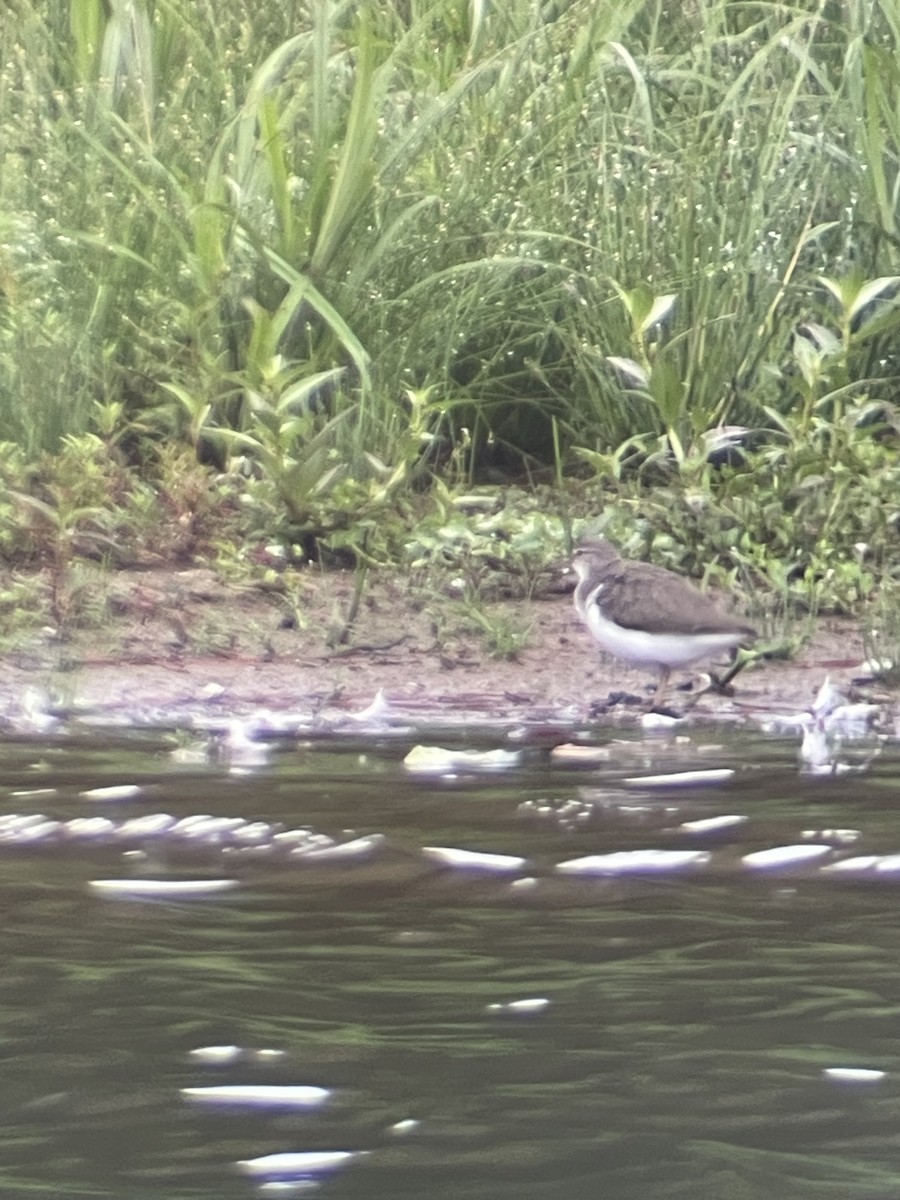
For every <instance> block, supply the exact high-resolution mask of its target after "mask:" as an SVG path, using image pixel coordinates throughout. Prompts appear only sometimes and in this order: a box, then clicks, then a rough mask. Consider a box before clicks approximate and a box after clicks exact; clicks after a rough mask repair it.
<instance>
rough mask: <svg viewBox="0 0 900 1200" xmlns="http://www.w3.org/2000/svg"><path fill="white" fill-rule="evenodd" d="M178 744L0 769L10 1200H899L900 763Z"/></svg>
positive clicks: (628, 747)
mask: <svg viewBox="0 0 900 1200" xmlns="http://www.w3.org/2000/svg"><path fill="white" fill-rule="evenodd" d="M517 738H519V739H520V740H519V741H517V740H516V739H517ZM188 740H189V739H187V738H185V737H178V736H175V735H174V734H173V733H172V731H166V730H162V729H153V730H147V729H144V730H134V731H127V730H126V731H123V730H109V729H106V730H104V729H87V728H84V729H81V730H76V731H74V732H73V731H71V730H67V731H63V732H61V733H58V734H55V735H53V736H49V737H47V736H44V737H38V738H36V737H28V738H20V739H15V738H9V739H7V740H6V741H5V742H3V743H2V744H0V788H2V809H0V905H2V914H3V920H2V935H0V937H2V971H0V1059H2V1064H0V1071H2V1073H0V1079H2V1085H0V1096H2V1109H3V1120H2V1123H0V1196H2V1197H4V1198H10V1197H12V1198H18V1197H23V1198H25V1197H42V1196H48V1197H49V1196H60V1197H67V1198H68V1200H80V1198H82V1197H84V1198H87V1197H110V1198H115V1200H145V1198H146V1200H188V1198H193V1197H203V1198H209V1200H231V1198H235V1200H238V1198H243V1197H247V1198H253V1197H266V1196H299V1195H304V1196H306V1195H309V1194H315V1195H317V1196H322V1197H323V1198H324V1197H336V1198H337V1197H365V1198H366V1200H387V1198H390V1200H395V1198H399V1197H410V1198H413V1197H416V1198H418V1197H421V1196H426V1195H427V1196H429V1197H430V1198H441V1200H443V1198H447V1200H450V1198H451V1197H452V1198H453V1200H475V1198H484V1200H502V1198H506V1197H509V1198H516V1200H522V1198H529V1200H530V1198H534V1200H538V1198H541V1200H543V1198H545V1197H566V1198H581V1197H584V1198H586V1200H587V1198H588V1197H590V1198H591V1200H593V1198H594V1197H597V1196H603V1197H604V1198H608V1200H647V1198H649V1197H653V1198H654V1200H674V1198H675V1197H691V1198H692V1200H695V1198H698V1197H701V1198H709V1200H718V1198H720V1197H721V1198H727V1200H745V1198H746V1200H757V1198H758V1200H763V1198H766V1200H769V1198H770V1197H773V1196H774V1197H779V1200H793V1198H797V1200H821V1198H823V1197H831V1196H834V1197H840V1198H841V1200H847V1198H848V1197H852V1198H854V1200H861V1198H863V1197H878V1198H880V1200H882V1198H883V1200H887V1198H888V1197H896V1196H897V1195H898V1194H900V918H898V900H900V895H898V893H900V862H897V861H894V860H892V859H891V858H890V857H889V856H890V855H892V854H895V853H896V854H900V817H898V811H897V810H898V805H900V789H898V781H900V752H898V749H897V747H896V745H895V744H893V743H892V742H890V741H885V742H881V743H875V742H866V743H861V744H859V745H854V746H853V747H851V753H850V755H849V758H848V762H849V764H850V765H851V766H853V767H856V768H862V769H860V770H853V771H849V772H847V773H845V774H823V775H807V774H803V773H802V772H801V771H800V770H799V769H798V761H797V738H796V737H795V736H793V735H784V736H781V735H763V734H754V735H750V734H735V733H734V732H721V731H716V730H706V731H695V732H693V733H692V734H691V735H690V737H689V738H687V739H685V740H683V741H679V742H677V743H676V742H667V741H665V740H660V739H658V738H646V737H642V736H641V734H640V733H638V732H633V733H627V732H626V733H623V732H622V731H620V730H611V729H610V730H604V729H599V730H594V731H592V733H591V734H590V736H589V738H588V740H589V741H590V742H591V743H592V744H594V745H595V746H597V747H599V748H600V754H601V755H602V756H603V757H600V758H599V759H597V760H596V761H587V760H581V759H574V760H573V759H570V758H567V757H566V756H565V755H563V756H562V757H553V756H551V755H550V754H549V753H548V752H547V750H546V748H542V742H541V739H540V737H537V738H535V739H532V740H530V741H529V738H528V737H527V736H526V737H525V739H524V743H525V744H524V745H523V742H522V740H521V733H520V732H519V733H516V732H513V734H512V737H510V736H509V731H508V730H505V729H497V730H493V729H490V728H485V727H481V728H479V729H472V728H459V729H455V730H454V729H444V730H425V731H423V730H421V729H419V730H414V731H410V732H409V733H403V732H400V733H397V732H388V733H385V734H383V735H382V734H379V733H377V732H374V733H370V734H366V733H364V732H362V733H359V734H357V733H353V734H341V735H340V736H333V735H329V736H328V737H325V738H316V737H311V738H309V739H306V740H304V741H302V742H298V741H297V740H296V739H293V738H287V737H281V738H279V739H277V741H275V742H274V743H273V744H272V746H271V750H270V753H269V754H268V755H265V756H263V755H260V758H261V761H259V762H246V761H242V759H244V758H245V757H253V756H252V755H250V756H245V755H242V754H237V755H235V756H234V758H235V759H236V760H237V761H234V760H229V759H228V758H221V757H215V756H213V757H212V758H210V756H209V755H208V754H207V753H205V752H204V751H203V750H202V748H201V750H200V751H199V752H197V753H195V752H194V750H192V748H191V747H187V748H186V747H185V745H184V744H183V743H184V742H185V741H188ZM552 740H553V739H552V738H550V739H549V740H548V743H547V744H549V742H552ZM557 740H558V739H557ZM417 742H418V743H420V744H423V743H424V744H427V745H430V746H443V747H447V748H449V749H451V750H452V749H456V750H468V749H473V748H474V749H480V750H487V751H490V750H493V749H497V748H500V749H504V750H505V751H507V752H510V751H512V752H514V753H515V754H516V757H515V758H510V759H509V760H508V761H501V762H499V763H498V762H496V761H494V760H492V759H484V760H478V759H475V760H472V761H466V760H465V759H461V760H458V761H453V760H448V762H446V763H444V764H443V766H441V765H440V764H438V765H437V766H435V765H434V764H432V765H431V766H430V767H426V768H425V769H423V770H422V771H421V772H417V771H413V770H411V769H410V765H407V764H405V763H404V759H405V758H406V756H407V754H408V753H409V751H410V750H411V748H412V746H413V744H414V743H417ZM194 759H196V761H194ZM686 770H702V771H703V772H711V771H715V772H718V774H713V775H709V774H703V775H700V776H697V777H695V778H694V777H688V779H687V781H686V782H685V781H684V780H682V786H678V787H676V786H671V782H672V781H665V780H663V781H661V782H660V781H656V782H654V781H653V780H651V781H650V782H649V783H648V784H646V785H645V784H643V783H641V782H640V780H641V779H643V778H644V777H646V776H647V775H653V774H659V773H664V772H678V771H686ZM728 771H731V772H733V773H732V774H730V775H729V774H727V772H728ZM692 778H693V781H692ZM636 781H637V782H636ZM117 786H121V787H124V788H128V789H130V791H128V792H122V793H115V792H113V793H110V792H104V791H101V792H100V793H99V794H97V793H96V792H95V793H94V795H87V796H86V795H84V793H85V792H88V793H91V792H93V791H94V789H97V788H100V789H104V788H110V787H117ZM13 813H15V814H18V815H19V816H20V817H21V818H22V820H21V821H19V822H18V823H17V822H16V821H14V820H12V819H11V818H10V814H13ZM38 814H40V815H42V816H43V817H44V818H46V820H45V821H44V822H40V821H38V819H37V817H38ZM203 815H208V816H209V817H211V818H231V821H230V823H229V822H228V821H219V822H218V823H216V822H215V821H208V822H206V823H204V822H202V821H195V822H194V823H193V825H192V823H191V822H188V823H187V824H185V823H184V818H187V817H192V816H193V817H198V818H199V817H200V816H203ZM141 817H144V818H148V820H147V822H145V824H144V825H139V824H135V823H134V822H135V821H136V819H137V818H141ZM726 817H727V818H732V819H731V820H724V819H723V818H726ZM85 818H87V819H90V820H92V821H93V822H94V825H92V826H86V825H84V824H83V819H85ZM98 818H99V820H98ZM737 818H741V819H737ZM3 821H5V824H4V823H3ZM73 821H74V822H75V824H74V825H73V824H72V822H73ZM79 821H81V822H82V824H79ZM178 821H181V822H182V823H181V825H177V824H176V822H178ZM697 822H700V824H697ZM129 823H130V824H129ZM299 827H302V828H300V832H299V833H293V834H292V833H291V832H290V831H292V830H297V829H298V828H299ZM29 829H30V830H32V831H33V832H32V834H31V835H27V833H23V831H27V830H29ZM279 833H280V834H281V835H282V837H281V839H280V840H278V839H277V836H276V835H278V834H279ZM285 835H287V836H285ZM317 835H327V837H328V838H329V839H332V841H331V842H330V843H329V842H328V841H327V840H326V839H325V838H324V837H323V838H322V839H321V841H320V842H315V841H314V839H315V837H316V836H317ZM370 835H379V836H378V837H377V838H373V839H372V840H370V841H366V840H363V841H358V842H357V841H355V839H357V838H362V839H366V838H368V837H369V836H370ZM347 842H350V843H351V845H350V847H349V849H348V850H347V851H346V856H345V857H341V856H340V855H338V856H337V857H334V858H329V856H328V855H327V854H326V855H325V856H324V857H319V858H317V857H316V855H315V854H312V855H311V854H310V853H309V851H310V850H311V849H315V848H316V846H320V847H322V848H328V847H329V846H331V848H332V849H333V848H334V846H338V847H340V846H342V845H344V844H346V843H347ZM354 846H355V849H354ZM428 847H430V848H432V849H431V850H430V851H426V850H425V848H428ZM779 847H781V848H784V847H794V848H795V849H794V850H783V851H782V853H781V855H776V856H774V858H773V859H771V860H768V859H765V858H763V859H757V860H754V859H753V858H752V857H751V858H750V859H747V856H748V855H751V856H752V855H753V854H755V853H756V852H759V851H764V850H775V849H777V848H779ZM796 847H800V848H801V849H800V850H797V849H796ZM814 847H819V849H812V848H814ZM292 850H293V851H294V852H292ZM458 850H467V851H470V852H474V853H476V854H485V855H488V854H496V855H503V856H513V859H515V858H522V859H525V860H527V861H525V862H523V863H520V864H517V863H516V862H515V861H509V860H507V859H497V860H494V859H489V858H484V859H478V858H476V859H474V860H461V859H460V858H459V857H457V856H454V855H453V854H452V853H450V852H451V851H458ZM633 851H657V852H658V851H668V852H669V857H668V858H665V857H660V858H659V859H658V860H655V859H653V858H647V859H639V858H636V857H634V855H632V856H631V857H629V858H624V857H619V858H617V859H607V860H606V861H605V863H604V862H600V863H597V862H595V863H594V864H593V866H591V865H590V864H589V865H588V866H587V867H584V868H583V869H585V870H588V871H589V872H590V873H588V874H578V873H569V870H574V871H578V870H579V868H578V867H576V868H570V869H566V868H563V870H560V869H559V867H560V864H565V863H569V862H571V861H572V860H578V859H583V858H585V857H588V856H595V855H610V854H620V855H621V854H624V853H626V852H633ZM672 851H682V852H686V853H685V854H684V856H683V857H682V858H675V857H674V856H673V855H672V854H671V852H672ZM849 859H852V860H853V862H851V863H850V866H849V867H846V868H841V867H837V869H836V864H840V863H841V862H847V861H848V860H849ZM110 881H112V882H111V883H110ZM159 883H168V884H170V885H171V884H173V883H174V884H178V885H184V884H188V885H193V886H197V885H198V884H199V883H205V884H206V885H208V886H209V888H210V890H209V891H208V892H207V893H198V894H192V893H191V892H190V890H189V889H188V888H186V889H185V890H184V891H180V892H179V891H175V892H173V893H172V894H163V895H160V894H154V892H153V886H154V885H156V884H159ZM104 884H105V885H106V886H104ZM217 887H218V888H221V890H214V889H215V888H217ZM130 889H131V890H130ZM236 1089H241V1090H236Z"/></svg>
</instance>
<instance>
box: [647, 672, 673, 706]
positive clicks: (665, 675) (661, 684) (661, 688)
mask: <svg viewBox="0 0 900 1200" xmlns="http://www.w3.org/2000/svg"><path fill="white" fill-rule="evenodd" d="M671 674H672V669H671V667H660V668H659V679H658V680H657V683H656V692H655V694H654V696H653V701H652V703H651V704H650V705H649V708H651V709H652V708H662V704H663V698H664V697H665V694H666V692H667V691H668V689H669V676H670V675H671Z"/></svg>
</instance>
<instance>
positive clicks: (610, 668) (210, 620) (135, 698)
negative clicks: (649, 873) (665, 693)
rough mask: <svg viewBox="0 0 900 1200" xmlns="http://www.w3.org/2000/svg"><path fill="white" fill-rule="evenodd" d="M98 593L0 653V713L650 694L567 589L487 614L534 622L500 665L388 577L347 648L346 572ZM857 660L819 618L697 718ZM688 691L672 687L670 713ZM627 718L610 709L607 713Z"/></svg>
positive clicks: (530, 704)
mask: <svg viewBox="0 0 900 1200" xmlns="http://www.w3.org/2000/svg"><path fill="white" fill-rule="evenodd" d="M105 586H106V588H107V593H108V594H107V595H106V597H105V605H104V607H103V611H104V613H105V617H104V620H103V622H102V624H100V625H98V626H96V627H94V628H80V629H79V628H74V629H73V630H71V631H70V633H69V634H68V636H67V637H66V638H65V639H60V638H59V637H58V636H57V635H56V634H55V633H54V631H53V630H52V629H44V630H43V631H41V633H40V634H38V635H35V636H34V637H33V638H31V639H30V640H29V641H28V642H27V643H26V644H23V645H21V646H19V647H17V648H16V649H15V650H14V651H11V652H9V653H7V655H6V657H5V659H4V661H3V662H2V663H0V712H5V713H6V714H7V715H10V714H13V715H14V714H16V713H17V712H19V711H20V710H21V708H22V703H23V700H22V698H23V696H24V695H25V694H26V692H27V690H28V689H29V688H31V689H32V693H31V694H32V696H33V695H34V690H35V689H36V690H37V691H38V692H39V693H47V694H49V695H50V696H51V697H52V698H53V700H54V702H56V703H60V704H62V705H63V706H64V707H66V708H69V707H70V706H75V707H78V708H82V707H84V708H89V709H91V710H97V711H100V712H105V711H109V712H110V713H115V714H117V715H129V714H140V713H142V712H146V711H147V710H148V709H155V710H158V709H160V708H163V709H171V710H176V709H181V708H182V707H185V708H191V707H198V706H200V707H203V708H209V709H212V710H214V711H216V712H221V713H236V714H237V713H244V712H247V711H251V710H256V709H269V710H275V711H288V710H290V711H301V712H314V713H315V712H318V711H321V710H324V709H332V708H333V709H337V710H345V711H353V710H354V709H359V708H363V707H365V706H366V705H367V704H368V703H370V702H371V700H372V699H373V697H374V696H375V694H376V693H377V692H378V690H379V689H383V691H384V693H385V695H386V697H387V698H388V700H389V701H390V702H391V703H392V704H393V705H395V706H396V707H397V708H398V710H400V711H409V712H412V713H415V712H420V713H425V712H431V711H435V712H441V711H443V712H447V711H448V710H450V711H455V712H459V711H462V710H465V711H469V712H473V713H480V712H481V713H487V714H490V715H491V716H494V717H503V716H509V717H514V718H521V717H523V716H527V715H531V716H535V717H537V718H539V719H541V718H545V719H553V717H554V716H555V717H559V718H562V717H565V718H566V719H567V720H568V721H571V720H573V719H580V718H582V717H587V716H589V715H591V714H593V715H601V716H602V715H603V713H604V712H605V711H607V708H608V702H609V698H610V696H611V695H615V694H617V693H626V694H629V695H631V696H632V697H634V704H635V705H638V704H639V703H640V700H641V699H642V698H644V699H645V698H646V697H647V696H648V695H649V691H648V687H649V684H650V676H649V675H648V674H647V673H646V672H642V671H639V670H637V669H630V668H628V667H626V666H623V665H622V664H620V663H618V662H616V661H615V660H613V659H610V658H608V657H606V656H603V655H601V654H600V653H599V652H598V650H597V649H596V647H595V646H594V645H593V643H592V642H591V640H590V639H589V637H588V636H587V635H586V633H585V632H584V630H583V628H582V627H581V626H580V624H579V622H578V620H577V618H576V616H575V614H574V611H573V608H572V603H571V597H570V596H569V595H567V594H565V593H563V592H560V593H557V594H549V595H545V596H544V597H543V598H541V599H536V600H533V601H531V602H525V601H497V602H495V603H492V604H489V605H486V606H485V608H484V610H483V613H484V615H485V616H486V617H487V619H488V621H489V623H493V624H495V625H496V624H498V623H499V625H501V626H502V627H503V628H505V629H507V630H508V629H510V628H513V629H515V628H518V627H520V626H522V625H524V626H527V627H528V629H529V635H528V639H527V644H526V645H525V646H524V648H523V649H522V650H521V651H520V652H519V653H518V654H517V655H516V657H515V658H514V659H501V658H496V657H491V656H490V654H489V653H488V651H487V649H486V643H485V636H484V633H483V631H482V632H479V629H478V628H477V625H473V622H472V620H471V617H470V615H469V616H467V615H466V613H465V612H464V611H463V609H462V607H461V606H460V604H459V602H458V601H454V600H453V599H452V598H448V597H444V596H430V597H428V598H427V599H425V600H423V597H422V595H421V594H414V593H413V591H412V590H411V589H410V588H409V587H408V586H407V585H406V583H405V582H403V581H398V580H397V579H395V578H373V579H371V580H370V582H369V584H368V586H367V589H366V593H365V598H364V600H363V603H362V605H361V607H360V610H359V614H358V619H357V621H356V624H355V627H354V630H353V633H352V636H351V638H350V641H349V643H348V644H346V645H337V646H330V645H329V640H332V641H333V640H334V634H335V632H336V631H338V630H339V629H340V628H341V625H342V622H343V621H344V620H345V618H346V614H347V611H348V609H349V606H350V602H351V598H352V594H353V576H352V574H350V573H346V574H342V573H340V572H338V573H330V574H322V573H316V572H310V573H309V575H308V577H306V576H304V577H303V579H302V585H301V587H300V589H299V591H298V592H296V593H295V595H294V597H293V599H292V601H291V603H290V604H288V602H287V600H286V598H285V597H284V596H283V595H278V594H274V593H273V594H269V593H266V592H265V591H263V590H261V589H259V588H257V587H246V588H245V587H229V586H225V585H223V584H222V582H221V581H220V580H218V579H217V578H216V577H215V576H214V575H213V573H212V572H210V571H205V570H190V571H175V570H173V571H153V572H140V573H122V574H118V575H114V576H112V577H111V579H109V580H108V581H107V583H106V585H105ZM289 613H290V614H292V616H291V617H290V618H289V617H288V614H289ZM862 659H863V645H862V639H861V636H860V633H859V630H858V628H857V627H856V625H855V624H853V623H852V622H849V621H847V620H842V619H837V618H824V619H822V620H820V621H819V623H818V625H817V627H816V629H815V632H814V634H813V636H812V638H811V639H810V641H809V642H808V644H807V645H806V647H805V648H804V649H803V651H802V652H801V653H800V655H799V657H798V658H796V659H795V660H794V661H791V662H773V663H766V664H763V665H760V666H758V667H755V668H753V669H750V670H747V671H745V672H744V673H743V674H741V675H739V676H738V678H737V681H736V687H735V694H734V696H733V697H725V696H721V695H716V694H708V695H705V696H703V697H702V698H701V699H700V700H699V702H698V703H697V705H696V708H695V709H694V711H695V712H696V713H697V714H698V715H700V716H703V717H729V716H730V717H735V716H738V715H742V714H743V715H747V716H750V717H759V716H761V715H764V714H765V713H767V712H771V713H778V712H791V711H797V710H798V709H803V708H806V707H807V706H808V705H809V704H810V703H811V701H812V699H813V697H814V696H815V693H816V691H817V689H818V688H819V686H820V685H821V683H822V681H823V680H824V678H825V677H826V676H830V677H831V679H832V681H833V682H834V683H835V684H837V685H838V686H841V687H846V688H849V686H850V684H851V681H852V680H853V679H854V678H856V677H858V676H859V674H860V664H861V662H862ZM687 678H688V676H687V675H686V674H683V675H682V679H687ZM694 678H695V680H696V679H697V678H698V676H695V677H694ZM687 698H688V693H685V692H681V691H678V690H676V691H674V692H673V693H672V703H673V706H674V707H675V708H679V707H681V706H682V705H683V703H684V701H685V700H686V699H687ZM628 711H629V708H628V707H627V706H626V707H624V708H623V707H622V705H621V704H619V705H616V706H615V712H616V713H617V714H620V713H622V712H626V713H627V712H628ZM630 711H636V709H634V708H632V709H631V710H630Z"/></svg>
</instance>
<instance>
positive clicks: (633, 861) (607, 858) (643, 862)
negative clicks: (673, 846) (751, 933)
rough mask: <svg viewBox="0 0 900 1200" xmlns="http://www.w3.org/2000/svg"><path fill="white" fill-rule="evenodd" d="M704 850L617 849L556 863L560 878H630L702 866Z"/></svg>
mask: <svg viewBox="0 0 900 1200" xmlns="http://www.w3.org/2000/svg"><path fill="white" fill-rule="evenodd" d="M709 859H710V855H709V852H708V851H706V850H617V851H615V852H614V853H612V854H589V855H586V856H585V857H584V858H570V859H568V860H567V861H566V862H561V863H558V864H557V867H556V870H557V871H558V872H559V873H560V874H562V875H630V874H644V873H647V872H650V873H654V872H657V871H661V872H663V871H683V870H686V869H687V868H689V867H705V866H706V864H707V863H708V862H709Z"/></svg>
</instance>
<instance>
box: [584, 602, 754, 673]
mask: <svg viewBox="0 0 900 1200" xmlns="http://www.w3.org/2000/svg"><path fill="white" fill-rule="evenodd" d="M586 609H587V613H586V615H587V625H588V629H590V631H591V633H592V634H593V635H594V637H595V638H596V640H597V641H598V642H599V643H600V645H601V646H602V647H603V648H604V650H608V651H609V652H610V653H611V654H617V655H618V656H619V657H620V658H625V659H628V660H629V661H630V662H635V663H647V664H649V665H652V666H657V667H686V666H688V665H689V664H690V663H693V662H697V661H698V660H699V659H701V658H706V657H707V655H709V654H716V653H718V652H719V651H720V650H730V649H731V648H732V647H734V646H736V645H738V643H739V642H740V640H741V635H740V634H739V633H691V634H684V633H681V634H680V633H648V632H647V631H646V630H643V629H626V628H624V627H623V626H621V625H616V624H614V623H613V622H612V621H609V620H607V619H606V617H604V616H603V614H602V612H601V611H600V609H599V608H598V607H597V604H596V603H595V602H594V598H593V597H591V599H590V600H589V602H588V604H587V605H586Z"/></svg>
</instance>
